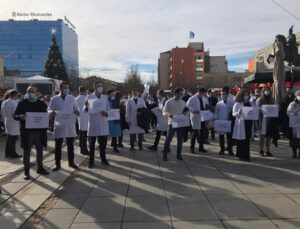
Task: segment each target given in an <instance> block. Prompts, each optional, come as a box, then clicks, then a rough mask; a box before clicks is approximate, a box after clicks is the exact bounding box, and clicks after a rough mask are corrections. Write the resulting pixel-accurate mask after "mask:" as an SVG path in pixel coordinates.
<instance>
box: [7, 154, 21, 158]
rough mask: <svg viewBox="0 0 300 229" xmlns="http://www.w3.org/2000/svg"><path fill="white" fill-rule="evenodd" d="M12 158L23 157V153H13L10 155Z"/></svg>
mask: <svg viewBox="0 0 300 229" xmlns="http://www.w3.org/2000/svg"><path fill="white" fill-rule="evenodd" d="M9 157H10V158H21V157H23V156H22V155H20V154H17V153H16V154H13V155H11V156H9Z"/></svg>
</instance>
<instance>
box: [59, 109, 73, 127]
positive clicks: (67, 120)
mask: <svg viewBox="0 0 300 229" xmlns="http://www.w3.org/2000/svg"><path fill="white" fill-rule="evenodd" d="M76 118H77V117H76V115H75V114H74V113H70V112H64V111H56V115H55V125H56V126H65V125H75V123H76Z"/></svg>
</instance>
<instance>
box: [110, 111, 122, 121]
mask: <svg viewBox="0 0 300 229" xmlns="http://www.w3.org/2000/svg"><path fill="white" fill-rule="evenodd" d="M107 120H109V121H112V120H120V109H111V110H109V111H108V117H107Z"/></svg>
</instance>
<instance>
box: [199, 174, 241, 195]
mask: <svg viewBox="0 0 300 229" xmlns="http://www.w3.org/2000/svg"><path fill="white" fill-rule="evenodd" d="M196 180H197V183H198V185H199V186H200V188H201V190H202V191H203V193H205V194H214V195H218V194H234V193H241V192H240V191H239V190H238V189H237V188H236V187H235V186H234V185H233V184H232V182H231V180H230V179H226V178H197V179H196Z"/></svg>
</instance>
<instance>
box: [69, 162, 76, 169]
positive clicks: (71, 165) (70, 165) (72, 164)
mask: <svg viewBox="0 0 300 229" xmlns="http://www.w3.org/2000/svg"><path fill="white" fill-rule="evenodd" d="M69 167H70V168H73V169H78V165H76V164H75V163H71V164H69Z"/></svg>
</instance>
